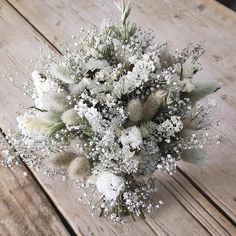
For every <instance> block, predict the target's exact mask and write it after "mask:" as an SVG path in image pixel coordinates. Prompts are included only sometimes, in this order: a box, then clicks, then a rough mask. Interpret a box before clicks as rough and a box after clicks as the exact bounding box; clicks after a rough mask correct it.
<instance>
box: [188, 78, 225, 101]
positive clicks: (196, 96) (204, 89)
mask: <svg viewBox="0 0 236 236" xmlns="http://www.w3.org/2000/svg"><path fill="white" fill-rule="evenodd" d="M221 86H222V84H221V83H219V82H218V81H207V82H203V83H198V84H196V86H195V89H194V90H193V91H192V92H190V93H189V97H190V99H191V101H192V102H197V101H198V100H200V99H201V98H203V97H205V96H207V95H209V94H211V93H214V92H216V91H217V90H218V89H220V88H221Z"/></svg>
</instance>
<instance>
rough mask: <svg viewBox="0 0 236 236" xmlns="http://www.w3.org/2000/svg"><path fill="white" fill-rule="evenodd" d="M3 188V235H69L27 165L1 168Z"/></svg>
mask: <svg viewBox="0 0 236 236" xmlns="http://www.w3.org/2000/svg"><path fill="white" fill-rule="evenodd" d="M0 135H1V134H0ZM0 137H2V136H0ZM0 148H6V147H2V146H1V147H0ZM0 158H1V157H0ZM25 173H26V174H27V175H26V174H25ZM0 189H1V191H0V235H1V236H6V235H14V236H28V235H63V236H64V235H69V232H68V231H67V230H66V228H65V227H64V225H63V224H62V222H61V220H60V219H59V217H58V215H57V214H56V212H55V210H54V209H53V207H52V206H51V204H50V203H49V201H48V199H47V198H46V196H45V194H44V193H43V191H42V190H41V188H40V185H39V184H38V183H37V182H36V181H35V179H34V178H33V177H32V175H31V174H30V173H29V172H28V171H27V170H26V168H25V167H24V166H21V167H17V168H16V169H14V170H10V169H7V168H4V167H0Z"/></svg>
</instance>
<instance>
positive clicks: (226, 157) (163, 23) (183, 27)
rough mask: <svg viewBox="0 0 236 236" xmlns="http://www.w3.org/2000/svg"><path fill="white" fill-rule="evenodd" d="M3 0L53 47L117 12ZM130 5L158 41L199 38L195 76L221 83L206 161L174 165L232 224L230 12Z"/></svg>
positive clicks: (208, 6) (199, 5) (199, 0)
mask: <svg viewBox="0 0 236 236" xmlns="http://www.w3.org/2000/svg"><path fill="white" fill-rule="evenodd" d="M9 1H10V2H11V3H12V4H13V5H14V7H15V8H16V9H17V10H18V11H19V12H21V14H22V15H24V16H25V17H26V18H27V19H28V21H30V22H31V23H32V24H33V25H35V26H36V27H37V29H39V31H40V32H41V33H43V34H44V35H45V36H46V37H47V38H48V39H49V40H50V41H51V42H53V44H55V45H56V46H59V44H60V43H61V42H62V41H63V40H68V39H69V38H70V37H71V35H74V34H76V33H77V32H78V31H79V28H80V27H81V26H85V27H87V26H88V24H99V23H100V22H101V21H102V19H103V18H104V15H106V16H110V15H117V10H116V9H115V7H114V6H113V3H112V1H109V2H107V1H104V0H99V1H91V0H90V1H73V0H66V1H63V0H59V1H57V2H56V3H55V1H53V0H49V1H47V2H44V1H30V3H31V4H29V1H28V0H27V1H26V0H21V1H20V2H18V1H16V0H9ZM43 3H44V4H43ZM132 5H133V12H132V19H133V20H135V22H137V23H138V24H139V25H142V26H144V27H146V28H152V29H153V30H154V31H155V32H156V33H157V34H158V35H159V37H160V41H163V42H164V41H166V40H167V41H169V42H170V44H171V45H172V46H173V47H175V48H182V47H184V46H185V45H186V44H187V43H190V42H198V41H204V42H205V48H206V55H205V56H204V57H203V58H202V63H203V65H204V68H203V71H202V72H201V73H200V74H199V75H198V78H200V79H209V80H213V79H216V80H218V81H221V82H223V84H224V87H223V89H222V90H221V91H220V92H219V93H218V94H217V95H215V96H213V97H212V98H214V99H216V101H217V103H218V114H217V116H218V118H219V120H220V121H222V122H221V124H222V125H221V126H220V127H215V128H214V133H215V134H223V135H224V141H223V143H222V144H221V145H219V146H213V147H210V149H209V150H208V151H207V154H208V159H209V160H208V162H207V163H206V164H204V165H200V166H198V165H192V164H186V163H181V164H180V168H181V169H182V170H183V171H184V172H185V173H186V174H187V175H188V176H189V178H191V179H192V180H193V181H194V183H195V184H196V185H197V186H198V187H199V188H200V189H201V190H202V191H203V193H204V194H205V195H206V196H207V197H209V198H211V199H212V201H213V202H214V203H215V204H216V205H218V206H219V207H220V208H221V209H222V211H223V212H225V214H227V215H228V216H229V217H230V218H231V220H232V222H234V223H235V224H236V214H235V212H236V202H235V200H234V199H235V197H236V181H235V180H236V172H235V168H236V159H235V157H234V156H235V155H234V152H235V151H236V148H235V140H236V132H235V131H236V126H235V124H236V116H235V113H236V112H235V108H236V103H235V98H236V95H235V90H234V89H235V83H236V79H235V77H236V61H235V53H236V45H235V43H234V42H235V38H236V27H235V24H236V14H235V13H234V12H233V11H231V10H229V9H227V8H226V7H224V6H222V5H221V4H219V3H217V2H215V1H213V0H207V1H203V0H194V1H188V0H179V1H173V0H165V1H160V0H159V1H154V0H147V1H145V3H144V2H143V1H141V0H137V1H133V3H132ZM94 12H96V14H94ZM41 15H44V16H45V17H43V18H42V17H41Z"/></svg>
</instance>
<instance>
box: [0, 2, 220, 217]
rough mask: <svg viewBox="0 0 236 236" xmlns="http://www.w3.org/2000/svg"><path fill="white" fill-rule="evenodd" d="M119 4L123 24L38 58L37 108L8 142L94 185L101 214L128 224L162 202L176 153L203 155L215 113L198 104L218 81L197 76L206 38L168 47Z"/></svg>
mask: <svg viewBox="0 0 236 236" xmlns="http://www.w3.org/2000/svg"><path fill="white" fill-rule="evenodd" d="M116 3H117V6H118V8H119V9H120V10H121V23H120V24H118V23H113V22H112V21H105V22H104V23H103V24H102V26H101V27H100V28H95V29H92V30H88V31H87V30H81V32H80V34H79V35H78V36H75V37H73V40H74V41H73V42H74V44H73V45H72V46H70V47H69V46H65V48H64V49H63V55H62V56H57V55H55V54H53V53H51V54H43V55H42V65H41V67H40V68H39V69H38V70H37V71H34V72H33V73H32V81H33V95H32V98H33V101H34V104H33V105H32V107H31V108H30V109H29V110H28V111H27V112H25V113H24V114H22V115H20V116H19V117H18V118H17V121H18V126H19V130H20V132H19V133H15V134H14V135H11V136H9V137H6V138H7V140H8V143H9V144H10V145H11V147H12V149H14V152H15V155H19V156H20V157H21V158H22V159H23V160H24V161H25V162H26V163H27V164H29V165H31V166H37V168H40V167H42V168H44V169H45V168H46V169H51V170H53V171H55V173H63V175H66V176H68V177H69V178H70V179H72V180H76V181H77V180H80V183H82V184H81V186H83V187H84V188H85V191H86V192H93V191H95V192H96V193H97V194H98V195H99V198H98V200H97V202H96V203H94V204H92V201H91V202H90V205H92V208H93V209H94V212H95V214H96V212H98V214H99V215H100V216H110V218H111V219H113V220H114V221H123V219H124V216H126V215H129V216H131V217H132V218H134V217H135V216H142V217H144V212H152V211H153V210H155V209H158V208H159V206H160V205H161V204H162V201H159V200H157V202H154V201H153V199H156V198H154V197H155V193H156V186H155V178H154V175H153V174H154V173H155V172H156V171H159V170H162V171H166V172H169V173H170V174H172V172H173V171H174V170H175V168H176V163H177V161H179V160H180V159H183V160H186V161H195V160H196V159H199V155H200V153H201V149H202V148H203V146H204V145H205V144H206V143H207V142H208V141H209V137H208V134H207V133H206V130H207V127H208V126H209V125H211V123H212V113H211V109H210V107H204V106H202V105H199V103H198V101H199V100H200V99H201V98H203V97H205V96H206V95H208V94H210V93H212V92H215V91H216V90H218V89H219V87H220V86H219V84H218V83H216V82H209V81H208V82H205V83H199V82H197V81H196V82H195V81H194V79H193V78H194V77H195V75H196V74H197V72H198V71H199V70H200V69H201V66H200V64H199V63H198V58H199V57H200V56H201V55H202V54H203V52H204V50H203V49H202V47H201V45H200V44H197V45H190V46H189V47H187V48H185V49H183V50H182V51H178V50H176V51H175V52H171V51H170V50H169V48H168V46H167V44H159V43H158V42H157V40H156V38H155V37H154V36H153V34H152V33H151V32H150V31H142V30H141V29H140V28H138V27H137V26H136V25H135V24H131V23H130V22H129V21H128V16H129V14H130V6H129V4H126V3H125V2H124V1H122V2H116ZM12 153H13V151H9V150H4V151H3V159H2V165H5V166H8V167H11V166H12V165H13V164H14V163H17V161H16V159H15V158H14V157H13V154H12ZM193 157H194V158H193ZM195 157H196V158H195ZM91 189H92V191H91ZM86 195H87V194H86Z"/></svg>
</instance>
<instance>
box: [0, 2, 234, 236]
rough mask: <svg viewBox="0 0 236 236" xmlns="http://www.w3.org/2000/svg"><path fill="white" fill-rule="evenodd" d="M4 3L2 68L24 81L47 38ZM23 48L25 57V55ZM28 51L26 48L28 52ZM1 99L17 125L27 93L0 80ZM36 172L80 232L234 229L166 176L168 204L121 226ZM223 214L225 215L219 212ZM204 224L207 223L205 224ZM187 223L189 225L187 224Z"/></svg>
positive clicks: (4, 117) (163, 191) (8, 121)
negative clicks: (182, 195)
mask: <svg viewBox="0 0 236 236" xmlns="http://www.w3.org/2000/svg"><path fill="white" fill-rule="evenodd" d="M1 6H2V13H3V14H2V15H3V21H0V25H1V28H2V29H4V31H5V32H6V36H4V37H2V38H3V42H4V44H3V46H4V47H3V48H2V49H1V50H2V51H3V52H5V55H4V56H3V57H2V58H1V59H0V68H1V70H2V71H3V68H4V70H6V69H8V71H17V72H18V76H17V80H18V81H24V80H25V79H27V78H28V77H26V73H28V72H27V71H26V70H25V65H26V64H27V63H28V61H27V59H30V58H35V56H36V54H37V53H36V50H37V48H38V47H40V46H42V43H44V41H43V40H42V39H41V38H40V36H39V35H38V34H37V33H35V32H34V31H32V28H31V27H30V26H29V25H28V24H25V22H24V21H23V20H22V19H20V17H18V16H17V15H16V14H14V12H12V11H11V9H9V7H8V6H6V5H5V4H2V5H1ZM34 38H36V39H37V43H36V46H35V47H33V46H32V45H33V41H34ZM16 39H17V41H18V42H24V43H23V44H20V45H14V43H15V42H16ZM33 49H34V50H33ZM23 52H24V57H22V54H23ZM25 52H27V54H26V53H25ZM24 77H25V78H24ZM0 101H1V102H0V107H1V110H2V111H3V112H2V113H1V115H0V121H1V124H2V127H3V128H4V129H7V128H8V127H10V126H11V127H15V120H14V116H15V112H16V111H18V110H19V107H17V105H16V103H15V102H16V101H18V102H20V103H22V102H27V103H28V104H29V101H28V100H27V99H26V98H25V97H22V95H21V94H20V93H19V90H17V89H16V88H14V87H12V85H11V84H10V83H9V82H8V81H7V80H2V81H1V87H0ZM6 102H8V106H4V104H6ZM34 173H35V175H36V177H37V178H38V180H39V181H40V182H41V184H42V186H43V187H44V188H45V190H46V191H47V192H48V194H49V195H50V197H51V198H52V199H53V200H54V202H55V204H57V206H58V208H59V209H60V211H61V212H62V213H63V214H64V216H65V217H66V218H67V220H68V221H69V222H70V223H71V225H72V227H73V228H74V230H75V232H77V233H78V234H84V235H93V234H94V235H100V234H101V233H103V234H104V235H106V234H107V235H128V234H131V235H134V234H137V235H156V234H158V235H166V234H170V235H173V234H178V235H190V234H191V235H199V234H201V235H209V233H210V232H212V233H216V234H218V235H230V232H233V228H232V226H231V225H230V224H229V223H228V222H227V221H225V219H223V220H221V219H218V216H217V217H216V218H217V221H220V222H221V223H218V222H217V221H216V220H215V216H214V217H212V216H211V215H210V214H206V212H205V210H204V209H203V208H202V207H200V206H199V204H195V207H192V209H191V210H189V209H188V207H187V206H185V203H184V201H182V202H181V201H179V200H178V199H176V196H175V193H174V192H173V191H171V190H169V187H168V186H167V185H168V182H167V180H166V179H163V180H162V183H159V188H160V190H159V193H160V197H162V199H164V200H165V201H166V202H167V205H166V206H164V207H163V209H162V210H160V211H159V212H158V213H157V215H156V216H152V218H151V217H148V218H147V220H146V221H141V220H138V221H137V222H135V223H132V222H129V223H127V224H126V225H124V226H122V225H114V224H112V223H111V222H108V221H107V220H106V219H101V220H100V221H98V220H97V219H95V218H92V217H91V214H90V213H91V212H90V209H88V208H87V207H86V206H83V205H79V204H78V205H77V203H76V202H75V199H76V198H78V192H76V191H75V189H72V188H71V187H70V186H68V185H67V184H66V183H65V182H63V181H61V180H60V179H58V180H59V181H58V182H56V181H53V180H51V179H48V178H45V177H43V176H42V175H41V174H40V173H36V172H34ZM166 178H167V177H166ZM168 178H170V177H168ZM180 191H181V192H182V191H183V192H184V193H185V194H186V195H187V196H188V198H189V199H190V200H189V202H195V200H194V198H192V197H191V196H190V195H189V194H188V193H187V192H186V191H185V190H184V189H183V188H182V187H180ZM62 193H63V194H62ZM203 201H206V200H203ZM209 211H210V212H213V214H216V215H217V214H219V213H218V212H217V213H216V212H215V209H209ZM202 214H203V215H207V217H206V218H207V219H205V218H202ZM220 217H222V216H221V215H220ZM223 218H224V217H223ZM180 219H182V220H180ZM224 221H225V222H224ZM202 224H203V225H204V226H202ZM186 225H188V227H187V228H186V227H185V226H186Z"/></svg>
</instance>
